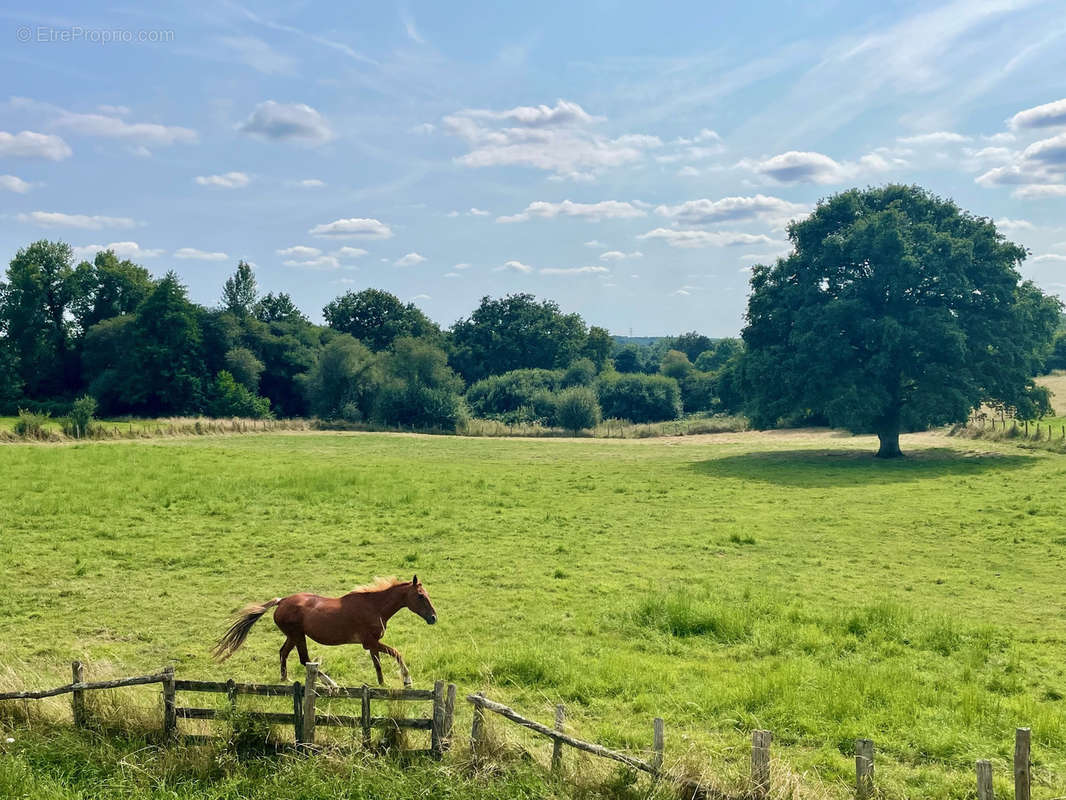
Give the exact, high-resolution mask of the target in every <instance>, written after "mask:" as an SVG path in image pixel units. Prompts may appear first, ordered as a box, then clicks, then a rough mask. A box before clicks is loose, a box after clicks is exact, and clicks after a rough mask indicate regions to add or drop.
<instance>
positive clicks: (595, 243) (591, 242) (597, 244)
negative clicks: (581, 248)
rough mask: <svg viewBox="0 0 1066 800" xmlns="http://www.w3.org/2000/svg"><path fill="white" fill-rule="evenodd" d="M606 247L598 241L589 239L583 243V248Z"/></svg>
mask: <svg viewBox="0 0 1066 800" xmlns="http://www.w3.org/2000/svg"><path fill="white" fill-rule="evenodd" d="M606 246H607V245H605V244H604V243H603V242H601V241H599V240H598V239H589V240H588V241H587V242H585V247H595V248H597V249H599V248H601V247H606Z"/></svg>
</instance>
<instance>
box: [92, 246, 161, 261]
mask: <svg viewBox="0 0 1066 800" xmlns="http://www.w3.org/2000/svg"><path fill="white" fill-rule="evenodd" d="M72 249H73V250H74V258H75V259H76V260H78V261H83V260H86V259H90V258H92V257H93V256H95V255H96V254H97V253H100V252H102V251H104V250H111V251H112V252H113V253H114V254H115V255H116V256H118V257H119V258H128V259H130V260H133V259H139V258H155V257H156V256H160V255H162V254H163V251H162V250H152V249H147V248H144V247H141V246H140V245H139V244H137V242H111V244H87V245H83V246H81V247H75V248H72Z"/></svg>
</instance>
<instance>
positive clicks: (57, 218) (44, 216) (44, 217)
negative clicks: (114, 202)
mask: <svg viewBox="0 0 1066 800" xmlns="http://www.w3.org/2000/svg"><path fill="white" fill-rule="evenodd" d="M18 221H19V222H32V223H33V224H35V225H40V226H42V227H45V228H82V229H84V230H92V231H95V230H100V229H101V228H135V227H136V226H137V222H136V220H133V219H130V218H129V217H101V216H91V215H88V214H62V213H60V212H58V211H31V212H30V213H29V214H19V215H18Z"/></svg>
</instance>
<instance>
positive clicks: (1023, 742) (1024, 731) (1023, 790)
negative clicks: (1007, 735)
mask: <svg viewBox="0 0 1066 800" xmlns="http://www.w3.org/2000/svg"><path fill="white" fill-rule="evenodd" d="M1029 778H1030V776H1029V729H1028V728H1018V730H1016V731H1015V732H1014V800H1029Z"/></svg>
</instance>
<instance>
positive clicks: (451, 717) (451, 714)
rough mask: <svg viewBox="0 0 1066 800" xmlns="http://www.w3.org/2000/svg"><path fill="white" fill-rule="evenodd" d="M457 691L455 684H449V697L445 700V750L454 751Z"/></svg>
mask: <svg viewBox="0 0 1066 800" xmlns="http://www.w3.org/2000/svg"><path fill="white" fill-rule="evenodd" d="M455 690H456V686H455V684H454V683H449V684H448V696H447V697H446V698H445V699H444V749H445V750H451V749H452V726H453V724H454V722H455Z"/></svg>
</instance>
